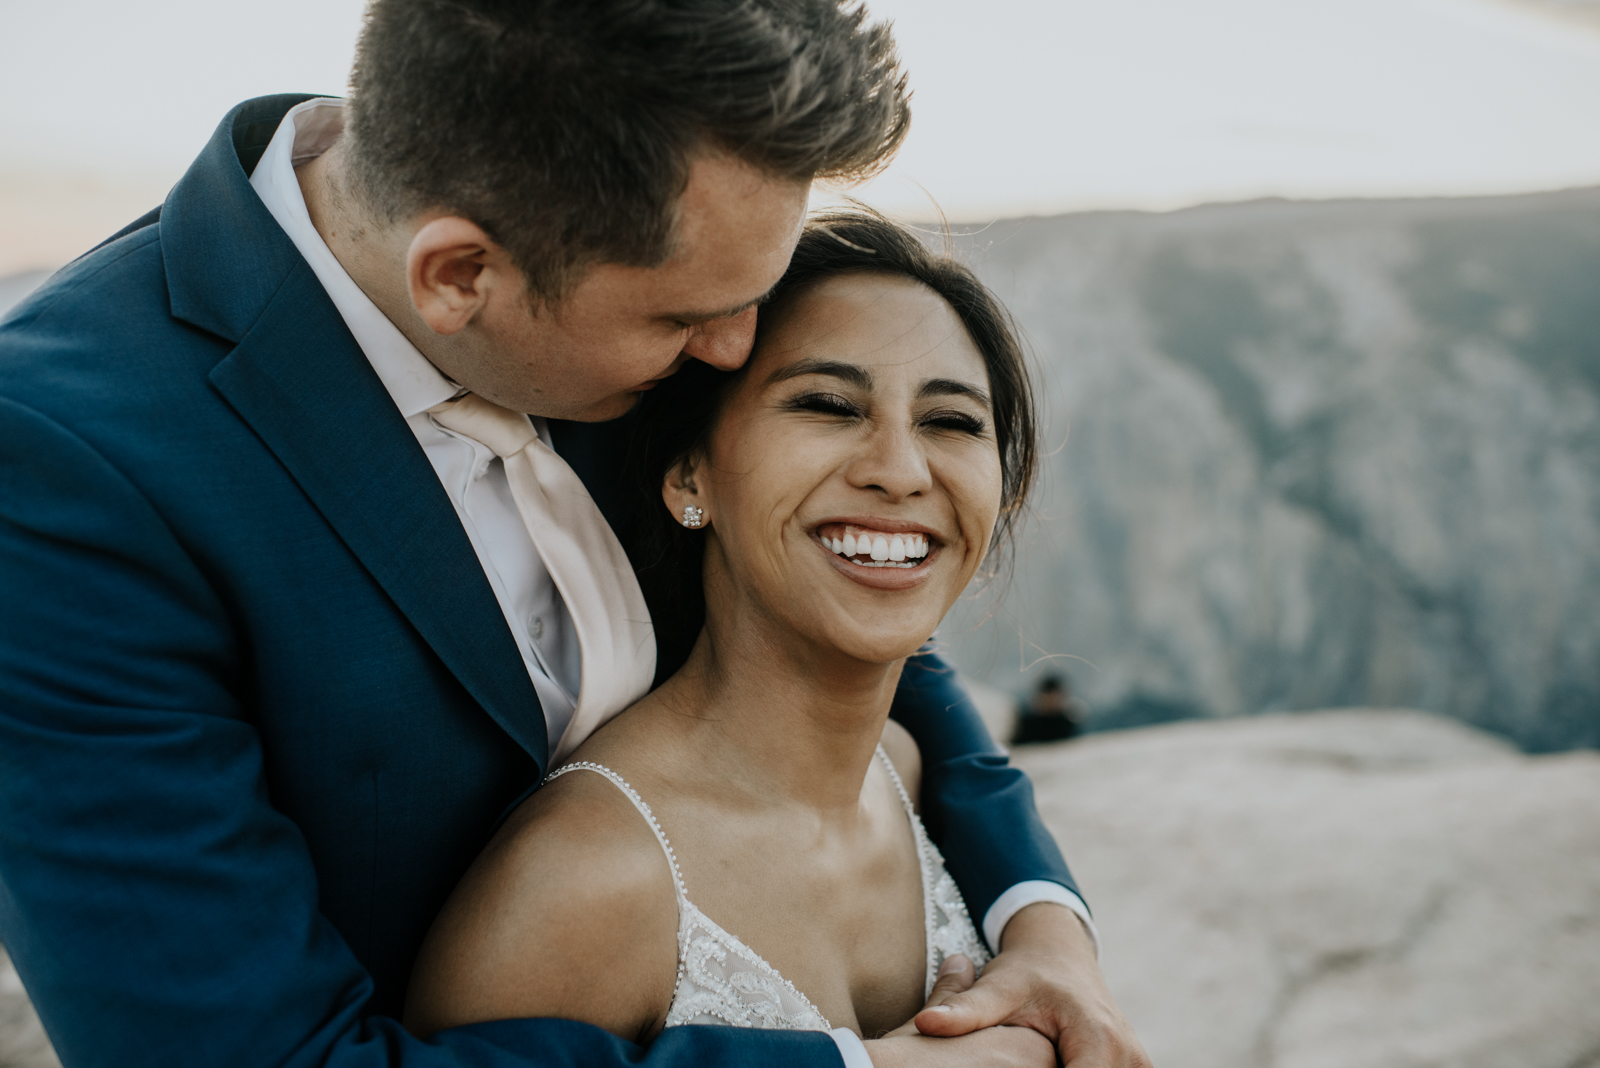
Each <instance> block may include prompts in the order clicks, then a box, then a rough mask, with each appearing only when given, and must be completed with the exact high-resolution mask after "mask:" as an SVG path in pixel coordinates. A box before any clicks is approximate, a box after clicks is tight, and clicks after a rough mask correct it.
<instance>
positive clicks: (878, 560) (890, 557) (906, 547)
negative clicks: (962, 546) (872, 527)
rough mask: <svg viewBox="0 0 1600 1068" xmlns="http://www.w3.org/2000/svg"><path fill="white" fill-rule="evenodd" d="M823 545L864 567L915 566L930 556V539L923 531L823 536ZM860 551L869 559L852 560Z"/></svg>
mask: <svg viewBox="0 0 1600 1068" xmlns="http://www.w3.org/2000/svg"><path fill="white" fill-rule="evenodd" d="M822 544H823V545H825V546H826V547H827V548H828V549H830V550H832V551H833V552H834V553H836V554H837V555H839V556H843V557H845V558H847V559H850V561H851V563H854V564H858V565H860V566H861V567H915V566H916V563H915V562H914V561H917V560H920V559H922V558H923V557H925V556H927V555H928V551H929V545H928V539H927V538H926V537H924V536H923V535H921V534H862V535H861V536H860V537H857V536H856V535H854V534H851V533H848V532H846V533H845V536H844V537H843V538H828V537H824V538H822ZM857 554H860V555H861V556H866V557H870V558H871V559H869V560H858V559H853V558H854V557H855V556H856V555H857Z"/></svg>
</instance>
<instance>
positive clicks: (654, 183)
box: [348, 0, 911, 301]
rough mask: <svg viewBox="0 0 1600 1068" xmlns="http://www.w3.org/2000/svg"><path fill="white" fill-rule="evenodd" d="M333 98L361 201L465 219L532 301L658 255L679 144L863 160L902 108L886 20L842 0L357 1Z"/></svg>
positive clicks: (893, 143) (778, 161)
mask: <svg viewBox="0 0 1600 1068" xmlns="http://www.w3.org/2000/svg"><path fill="white" fill-rule="evenodd" d="M349 110H350V118H349V126H348V133H349V139H350V140H349V144H350V158H351V165H352V171H353V173H354V176H355V180H356V186H357V192H358V193H359V194H360V196H361V198H362V200H363V201H365V202H366V203H367V205H368V207H369V208H371V209H372V210H374V211H376V212H378V213H379V214H380V215H382V216H383V217H385V218H387V219H389V220H390V221H395V220H398V219H401V218H405V217H407V216H409V215H413V214H416V213H419V212H422V211H428V210H440V211H445V212H449V213H451V214H456V215H460V216H462V217H464V218H467V219H471V220H472V221H473V222H475V223H476V224H477V225H479V226H481V227H482V228H483V229H484V230H485V232H487V233H488V234H489V235H490V237H492V238H493V239H494V240H495V241H496V242H498V243H499V244H500V245H501V246H502V247H504V248H505V249H506V250H507V251H508V252H509V253H510V254H511V256H512V257H513V258H514V259H515V261H516V262H517V264H518V266H519V267H520V268H521V269H522V270H523V272H524V273H525V274H526V276H527V279H528V283H529V287H530V289H531V290H532V292H533V295H534V296H535V298H536V299H538V300H541V301H554V300H557V299H559V297H560V295H561V294H562V292H563V291H564V289H565V288H566V286H567V285H568V284H569V283H570V282H571V281H573V280H574V278H575V277H576V276H577V274H579V273H581V271H582V269H583V268H585V267H587V266H590V265H592V264H595V263H621V264H628V265H632V266H656V265H659V264H660V263H661V262H663V261H664V260H665V259H666V258H667V257H668V256H669V255H670V253H671V251H672V237H673V224H674V220H675V207H676V205H677V202H678V198H679V196H680V195H681V194H682V193H683V190H684V188H685V186H686V185H687V183H688V173H689V166H690V164H691V163H692V161H693V159H694V158H695V156H696V154H697V153H701V152H705V151H708V150H709V151H726V152H729V153H732V154H733V155H735V156H736V157H738V158H740V159H742V160H745V161H746V162H748V163H750V164H752V165H754V166H756V167H758V168H760V169H761V170H762V171H764V172H766V173H768V174H771V175H773V176H776V177H783V178H793V179H800V180H806V179H811V178H828V177H851V178H854V177H865V176H866V175H869V174H871V173H873V172H875V171H877V170H878V169H880V168H881V167H883V166H884V165H885V164H886V163H887V162H888V160H889V158H890V157H891V156H892V155H893V154H894V152H895V150H896V149H897V148H898V147H899V145H900V142H901V141H902V140H903V139H904V137H905V133H906V129H907V127H908V126H909V124H910V118H911V116H910V108H909V106H908V96H907V92H906V79H905V75H904V73H903V72H902V71H901V69H900V64H899V60H898V58H897V56H896V54H895V48H894V41H893V38H892V37H891V36H890V32H889V28H888V26H887V25H885V24H882V23H876V24H874V23H869V22H868V20H867V17H866V13H865V11H864V9H863V8H862V7H861V6H860V4H859V3H855V2H851V0H373V3H372V4H371V6H370V7H369V9H368V12H367V21H366V26H365V29H364V30H363V31H362V34H361V40H360V44H359V45H358V47H357V51H356V65H355V70H354V72H353V74H352V76H351V98H350V104H349Z"/></svg>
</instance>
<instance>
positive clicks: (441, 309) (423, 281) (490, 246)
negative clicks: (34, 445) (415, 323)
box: [406, 215, 520, 336]
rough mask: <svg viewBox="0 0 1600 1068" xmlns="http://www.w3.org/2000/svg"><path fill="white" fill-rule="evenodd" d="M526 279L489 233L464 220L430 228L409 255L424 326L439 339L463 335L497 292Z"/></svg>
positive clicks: (437, 222) (409, 275)
mask: <svg viewBox="0 0 1600 1068" xmlns="http://www.w3.org/2000/svg"><path fill="white" fill-rule="evenodd" d="M518 278H520V274H518V273H517V272H516V266H515V265H514V264H513V263H512V262H511V257H510V256H509V255H508V254H507V253H506V251H505V250H504V249H502V248H501V247H500V246H499V245H497V244H495V243H494V241H492V240H491V239H490V237H489V235H488V234H486V233H484V232H483V228H482V227H480V226H478V224H476V223H474V222H471V221H470V220H467V219H463V218H461V217H460V216H459V215H445V216H441V217H440V218H437V219H432V220H430V221H429V222H427V223H424V224H423V226H422V228H421V229H420V230H418V231H417V232H416V234H415V235H414V236H413V237H412V238H411V247H410V248H408V249H407V250H406V285H407V288H408V289H409V290H410V293H411V303H412V305H413V306H414V307H415V308H416V309H417V314H418V315H420V316H421V317H422V321H423V322H425V323H427V324H428V326H429V328H430V329H432V330H433V332H434V333H436V334H441V335H445V336H449V335H450V334H454V333H456V332H457V331H459V330H461V329H462V328H463V327H465V326H466V325H467V324H468V323H470V322H471V321H472V319H473V316H475V315H477V314H478V313H479V311H481V310H482V308H483V306H484V305H485V304H486V303H488V301H489V297H490V295H491V294H492V293H493V292H494V291H495V289H496V288H497V287H501V286H505V285H506V284H507V283H508V282H510V283H512V284H515V280H516V279H518Z"/></svg>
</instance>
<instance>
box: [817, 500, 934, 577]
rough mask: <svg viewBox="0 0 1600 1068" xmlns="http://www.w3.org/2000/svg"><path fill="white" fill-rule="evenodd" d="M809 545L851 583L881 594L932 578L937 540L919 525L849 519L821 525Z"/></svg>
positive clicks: (869, 519) (888, 520) (868, 519)
mask: <svg viewBox="0 0 1600 1068" xmlns="http://www.w3.org/2000/svg"><path fill="white" fill-rule="evenodd" d="M810 540H811V543H812V544H813V545H816V546H818V547H820V548H821V549H822V551H823V552H825V553H827V554H828V562H829V563H830V564H831V565H832V566H833V568H834V569H835V570H837V571H838V572H839V573H840V574H842V575H844V576H845V577H846V578H848V579H850V580H851V581H852V582H857V583H860V584H861V585H863V586H868V587H871V588H873V589H879V590H905V589H910V588H911V587H913V586H917V585H920V584H921V583H922V582H923V580H925V579H926V578H928V576H929V575H930V574H931V573H932V570H933V566H934V561H935V560H936V559H937V557H938V553H939V545H940V541H939V539H938V538H937V537H936V536H934V535H933V534H932V533H931V532H930V531H928V530H927V529H926V528H924V527H921V526H919V525H917V524H907V523H905V522H900V521H895V520H891V519H877V518H865V517H851V518H850V519H848V520H845V519H836V520H830V521H828V522H825V523H820V524H818V525H817V526H816V527H815V528H813V530H812V533H811V538H810Z"/></svg>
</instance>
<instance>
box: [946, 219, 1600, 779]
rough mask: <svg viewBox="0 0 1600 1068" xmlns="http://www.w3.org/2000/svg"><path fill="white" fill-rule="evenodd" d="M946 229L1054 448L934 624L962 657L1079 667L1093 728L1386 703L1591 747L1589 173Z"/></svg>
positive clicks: (1557, 743)
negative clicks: (1027, 361) (1560, 184)
mask: <svg viewBox="0 0 1600 1068" xmlns="http://www.w3.org/2000/svg"><path fill="white" fill-rule="evenodd" d="M956 245H957V251H958V253H959V254H960V255H962V256H963V257H964V258H966V259H967V261H968V262H971V263H972V264H973V265H974V266H975V267H977V268H978V269H979V271H980V272H981V273H982V274H983V275H984V277H985V278H986V280H988V281H989V282H990V283H991V284H992V285H993V286H994V287H995V288H996V290H997V291H999V293H1000V294H1001V296H1002V297H1003V298H1004V299H1005V300H1006V301H1007V303H1008V304H1009V305H1010V307H1011V309H1012V311H1013V312H1014V314H1015V315H1016V317H1017V319H1018V320H1019V322H1020V323H1021V324H1022V326H1023V328H1024V330H1025V331H1026V332H1027V334H1028V335H1029V337H1030V340H1031V342H1032V345H1033V347H1034V349H1035V350H1036V353H1037V355H1038V357H1039V360H1040V362H1041V364H1042V365H1043V369H1044V374H1043V376H1042V379H1043V381H1044V383H1045V387H1044V390H1043V394H1044V399H1045V405H1046V407H1047V409H1048V411H1049V429H1048V436H1049V438H1050V442H1049V446H1050V448H1051V450H1052V451H1051V454H1050V457H1049V459H1048V461H1047V462H1046V465H1045V478H1044V481H1043V485H1042V486H1041V487H1040V492H1039V493H1038V495H1037V496H1036V498H1035V512H1036V514H1035V515H1034V517H1033V518H1032V520H1031V521H1030V522H1029V523H1028V524H1027V529H1026V530H1025V531H1024V533H1023V535H1022V537H1021V538H1020V539H1019V541H1018V544H1017V546H1016V553H1015V567H1014V569H1013V570H1012V572H1011V576H1010V579H1009V581H1006V580H1005V579H1004V576H1002V580H1001V581H1000V582H998V583H997V584H995V585H994V587H993V588H992V589H991V590H990V591H989V592H988V593H983V594H978V595H974V596H972V597H970V598H969V600H968V601H967V602H966V603H964V604H963V605H962V606H961V607H960V608H959V609H958V612H957V614H956V615H955V616H954V617H953V618H952V619H951V620H950V621H949V622H947V624H946V626H945V628H944V630H943V632H942V634H941V637H942V638H943V639H944V640H945V641H946V642H947V643H948V645H949V646H950V647H951V649H952V651H953V653H954V655H955V658H956V659H957V661H958V662H959V663H960V664H961V665H962V666H963V668H965V669H966V670H967V671H968V672H969V673H970V674H973V675H975V676H977V677H979V678H982V679H984V680H986V681H988V682H990V683H992V684H994V685H996V686H999V687H1002V688H1004V689H1010V690H1015V689H1019V688H1021V687H1022V686H1023V685H1024V682H1025V679H1024V677H1023V675H1022V674H1019V667H1020V668H1026V669H1027V670H1026V672H1025V674H1033V675H1036V674H1038V673H1039V672H1041V671H1044V670H1049V669H1055V670H1062V669H1064V670H1068V671H1070V672H1071V673H1072V675H1073V677H1074V681H1075V682H1076V684H1077V687H1078V689H1079V691H1080V692H1081V693H1082V695H1083V696H1085V697H1086V698H1088V699H1089V702H1090V704H1091V706H1092V707H1093V709H1094V710H1095V721H1098V722H1099V723H1100V724H1102V725H1114V724H1118V723H1133V722H1140V721H1151V720H1160V719H1165V718H1176V717H1179V716H1182V715H1185V714H1211V715H1228V714H1235V713H1253V712H1261V711H1274V710H1298V709H1311V708H1325V707H1338V706H1356V705H1368V706H1389V707H1397V706H1398V707H1411V708H1421V709H1426V710H1429V711H1433V712H1438V713H1443V714H1447V715H1450V716H1454V717H1457V718H1460V719H1463V720H1466V721H1468V722H1471V723H1474V724H1477V725H1480V726H1484V727H1488V728H1490V729H1493V730H1496V731H1499V732H1501V733H1503V734H1506V735H1508V736H1510V737H1511V738H1513V739H1514V740H1516V741H1517V742H1519V743H1520V744H1522V745H1523V746H1525V747H1527V748H1530V749H1534V750H1546V749H1557V748H1566V747H1571V746H1582V745H1590V746H1592V745H1597V744H1600V611H1596V609H1595V606H1596V604H1597V603H1600V418H1597V415H1600V190H1579V191H1572V192H1566V193H1557V194H1542V195H1535V196H1522V197H1500V198H1485V199H1470V200H1421V201H1393V202H1381V201H1380V202H1373V201H1365V202H1336V203H1317V204H1301V203H1286V202H1261V203H1253V204H1242V205H1233V206H1218V207H1207V208H1198V209H1193V210H1189V211H1183V212H1176V213H1172V214H1166V215H1142V214H1134V213H1103V214H1088V215H1076V216H1061V217H1056V218H1049V219H1026V220H1020V221H1010V222H1003V223H998V224H995V225H992V226H990V227H987V228H985V229H983V230H981V231H980V232H977V233H974V234H971V235H969V236H965V237H960V238H958V239H957V241H956ZM1069 429H1070V435H1069V433H1068V430H1069ZM995 590H998V591H1001V592H1000V596H999V597H998V599H997V598H996V597H995V595H994V592H995ZM1046 658H1047V659H1046Z"/></svg>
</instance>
